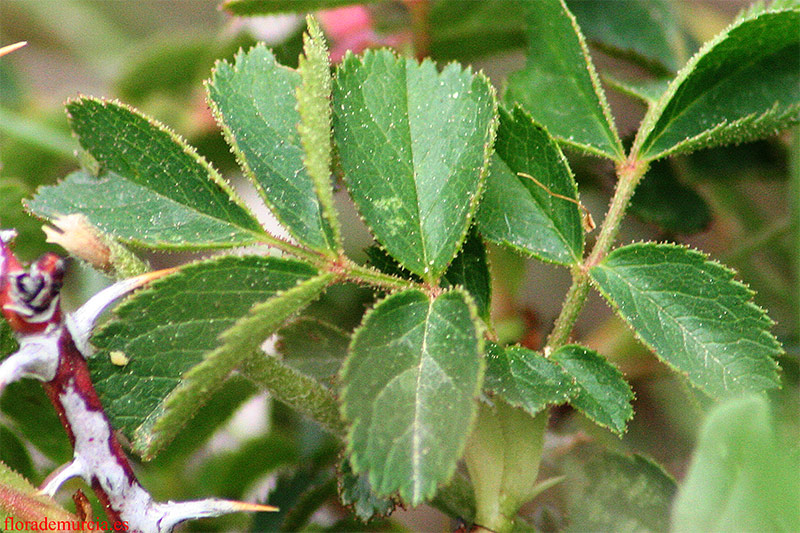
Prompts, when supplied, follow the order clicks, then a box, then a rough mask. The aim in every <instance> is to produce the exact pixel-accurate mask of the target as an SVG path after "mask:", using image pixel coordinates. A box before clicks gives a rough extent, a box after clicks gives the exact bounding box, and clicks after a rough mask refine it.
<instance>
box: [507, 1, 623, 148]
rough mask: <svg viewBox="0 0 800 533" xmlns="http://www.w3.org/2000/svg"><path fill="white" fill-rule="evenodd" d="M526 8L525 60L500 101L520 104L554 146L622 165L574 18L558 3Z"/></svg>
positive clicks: (618, 144) (538, 3)
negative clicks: (554, 140)
mask: <svg viewBox="0 0 800 533" xmlns="http://www.w3.org/2000/svg"><path fill="white" fill-rule="evenodd" d="M526 6H527V9H528V11H527V19H526V20H527V22H528V59H527V63H526V64H525V68H523V69H522V70H520V71H518V72H516V73H514V74H512V75H511V76H510V77H509V79H508V89H507V91H506V95H505V100H506V101H507V102H509V103H513V102H519V103H520V104H522V106H523V107H524V108H525V109H527V110H528V112H530V114H531V115H532V116H533V119H534V120H535V121H536V122H537V123H539V124H542V125H544V126H545V127H546V128H547V129H548V131H549V132H550V134H551V135H553V136H554V137H555V138H557V139H558V140H559V141H561V142H563V143H566V144H569V145H571V146H574V147H576V148H579V149H581V150H585V151H587V152H589V153H592V154H595V155H599V156H603V157H610V158H611V159H615V160H622V158H623V157H624V151H623V149H622V143H621V142H620V140H619V137H618V136H617V130H616V127H615V126H614V121H613V118H612V117H611V112H610V111H609V108H608V104H607V103H606V97H605V94H604V93H603V89H602V87H601V86H600V81H599V80H598V79H597V73H596V72H595V70H594V65H593V64H592V60H591V58H590V56H589V50H588V49H587V48H586V42H585V41H584V38H583V35H582V34H581V32H580V28H579V27H578V24H577V22H576V21H575V17H573V16H572V13H570V12H569V10H568V9H567V7H566V5H565V4H564V3H563V0H537V1H535V2H527V3H526Z"/></svg>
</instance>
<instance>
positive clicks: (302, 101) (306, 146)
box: [297, 15, 342, 257]
mask: <svg viewBox="0 0 800 533" xmlns="http://www.w3.org/2000/svg"><path fill="white" fill-rule="evenodd" d="M306 23H307V24H308V33H307V34H305V35H304V36H303V43H304V48H303V52H304V55H301V56H300V59H299V66H298V72H300V78H301V80H302V83H300V85H299V86H298V87H297V111H298V113H300V124H298V125H297V130H298V131H299V132H300V142H301V144H302V146H303V152H304V154H305V157H304V158H303V162H304V163H305V167H306V170H307V171H308V175H309V176H310V177H311V181H312V182H313V184H314V192H315V193H316V196H317V199H318V200H319V204H320V209H321V210H322V216H324V217H325V222H326V223H327V227H328V228H330V232H331V235H332V236H331V239H330V240H331V241H332V242H333V244H334V245H335V246H336V250H335V251H334V253H333V256H334V257H336V256H338V255H339V254H341V253H342V235H341V230H340V227H339V220H338V219H337V218H336V208H335V207H334V204H333V185H332V184H331V143H332V142H333V141H332V139H331V127H332V125H331V62H330V59H329V58H328V47H327V45H326V44H325V37H324V36H323V35H322V30H321V29H320V27H319V24H318V23H317V21H316V20H315V19H314V17H312V16H311V15H309V16H308V17H307V18H306Z"/></svg>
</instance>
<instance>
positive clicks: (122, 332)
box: [89, 256, 317, 452]
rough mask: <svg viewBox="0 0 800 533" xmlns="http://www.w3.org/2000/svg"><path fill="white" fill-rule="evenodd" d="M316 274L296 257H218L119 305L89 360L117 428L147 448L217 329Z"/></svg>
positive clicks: (213, 345)
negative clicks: (116, 356)
mask: <svg viewBox="0 0 800 533" xmlns="http://www.w3.org/2000/svg"><path fill="white" fill-rule="evenodd" d="M316 274H317V271H316V270H315V269H314V268H312V267H310V266H308V265H306V264H305V263H301V262H298V261H292V260H285V259H277V258H271V257H261V256H246V257H221V258H217V259H212V260H209V261H203V262H199V263H195V264H192V265H189V266H186V267H184V268H182V269H181V270H180V271H179V272H177V273H175V274H172V275H170V276H167V277H165V278H162V279H160V280H157V281H155V282H153V283H152V284H150V285H149V286H148V288H146V289H143V290H141V291H139V292H137V293H136V294H135V295H134V296H133V297H132V298H131V299H129V300H128V301H126V302H125V303H123V304H121V305H120V306H118V307H117V308H116V309H115V311H114V315H115V318H114V319H113V320H111V321H109V322H108V323H106V324H105V325H104V326H103V327H102V328H101V329H100V330H99V331H98V332H97V333H96V334H95V335H94V337H93V339H92V343H93V344H94V345H95V346H96V347H97V348H98V353H97V354H96V355H95V356H94V357H92V358H91V359H90V361H89V363H90V368H91V371H92V377H93V381H94V383H95V387H96V388H97V391H98V393H99V394H100V397H101V400H102V401H103V406H104V407H105V411H106V413H107V414H108V415H109V418H111V421H112V424H113V425H114V427H116V428H119V429H122V430H123V431H124V432H125V433H126V434H127V435H128V436H129V437H133V441H134V447H135V449H137V450H139V451H140V452H143V451H147V450H150V449H151V447H152V443H151V441H152V438H153V436H152V433H151V431H150V430H151V429H152V427H153V424H154V423H155V422H156V421H157V420H158V419H159V418H160V417H161V416H162V415H163V414H164V399H165V398H166V397H167V396H168V395H169V394H170V393H171V392H173V391H174V390H175V389H176V388H177V387H178V386H179V385H180V384H181V382H182V381H181V380H182V377H183V376H184V373H186V372H188V371H189V370H190V369H191V368H193V367H195V366H196V365H197V364H198V363H201V361H203V359H204V358H205V357H206V356H207V355H208V354H209V353H210V352H213V351H214V350H217V349H218V348H220V347H221V346H223V345H224V344H225V342H224V341H222V340H220V335H221V334H222V333H223V332H224V331H226V330H228V329H229V328H231V327H232V326H234V324H236V323H237V321H238V320H240V319H242V317H245V316H247V315H248V313H249V312H250V311H251V309H252V308H253V306H255V305H256V304H260V303H261V302H267V301H268V300H269V299H270V298H272V297H274V296H276V295H277V294H278V293H281V292H282V291H287V290H289V289H292V288H294V287H297V286H301V287H302V286H303V285H302V283H303V282H305V281H307V280H309V279H311V278H313V277H314V276H316ZM263 340H264V339H263V338H262V339H260V340H259V341H258V342H261V341H263ZM115 351H117V352H122V353H123V354H124V355H125V356H126V357H127V358H128V360H129V362H128V364H127V365H125V366H124V367H120V366H116V365H114V364H112V363H111V361H110V353H111V352H115Z"/></svg>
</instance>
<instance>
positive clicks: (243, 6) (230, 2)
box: [222, 0, 363, 17]
mask: <svg viewBox="0 0 800 533" xmlns="http://www.w3.org/2000/svg"><path fill="white" fill-rule="evenodd" d="M362 1H363V0H223V2H222V8H223V9H226V10H228V11H230V12H231V13H233V14H234V15H240V16H245V17H253V16H256V15H268V14H270V13H302V12H304V11H316V10H318V9H330V8H334V7H340V6H346V5H350V4H360V3H361V2H362Z"/></svg>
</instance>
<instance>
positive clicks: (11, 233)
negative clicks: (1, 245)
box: [0, 229, 17, 242]
mask: <svg viewBox="0 0 800 533" xmlns="http://www.w3.org/2000/svg"><path fill="white" fill-rule="evenodd" d="M16 237H17V231H16V230H13V229H3V230H0V242H11V241H13V240H14V239H15V238H16Z"/></svg>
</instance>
